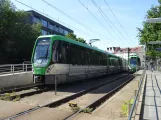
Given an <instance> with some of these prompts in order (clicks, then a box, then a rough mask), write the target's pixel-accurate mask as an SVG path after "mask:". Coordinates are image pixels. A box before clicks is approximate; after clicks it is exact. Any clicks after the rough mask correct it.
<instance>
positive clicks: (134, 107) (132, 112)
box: [128, 70, 146, 120]
mask: <svg viewBox="0 0 161 120" xmlns="http://www.w3.org/2000/svg"><path fill="white" fill-rule="evenodd" d="M145 72H146V70H144V71H143V73H142V75H141V78H140V81H139V86H138V90H136V91H137V92H136V96H135V99H134V103H133V105H132V107H131V105H130V107H129V109H130V110H129V115H128V120H131V119H133V118H134V119H135V115H136V110H137V106H138V103H139V98H140V95H141V91H142V89H144V88H143V81H144V76H145Z"/></svg>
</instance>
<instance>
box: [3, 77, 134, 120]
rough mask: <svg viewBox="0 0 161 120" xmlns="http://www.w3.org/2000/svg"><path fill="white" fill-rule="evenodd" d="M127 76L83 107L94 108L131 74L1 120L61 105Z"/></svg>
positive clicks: (9, 119)
mask: <svg viewBox="0 0 161 120" xmlns="http://www.w3.org/2000/svg"><path fill="white" fill-rule="evenodd" d="M127 77H128V78H129V77H130V78H129V79H128V80H127V81H126V82H124V83H123V84H121V85H120V86H118V87H117V88H116V89H114V90H112V91H110V92H108V93H107V94H106V95H105V96H104V97H103V98H102V99H100V100H96V101H95V102H94V103H92V104H90V105H88V106H86V107H85V108H87V107H90V108H91V107H92V108H96V106H98V103H99V104H100V102H102V101H103V100H105V99H107V97H109V96H110V95H112V94H113V93H114V92H116V91H117V90H119V89H120V88H121V87H123V85H125V84H126V83H128V82H129V81H130V80H131V79H132V78H133V76H129V75H124V76H121V77H118V78H116V79H114V80H112V81H109V82H106V83H103V84H100V85H97V86H94V87H91V88H88V89H86V90H82V91H80V92H78V93H75V94H73V95H70V96H68V97H65V98H63V99H60V100H57V101H55V102H51V103H49V104H45V105H42V106H37V107H34V108H31V109H29V110H26V111H23V112H20V113H18V114H15V115H13V116H10V117H8V118H5V119H3V120H12V119H15V118H18V117H20V116H23V115H26V114H28V115H29V114H30V113H32V112H34V111H36V110H38V109H41V108H44V107H50V108H56V107H59V106H61V105H62V104H67V102H69V101H71V100H74V99H76V98H79V97H81V96H83V95H85V94H87V93H89V92H91V91H93V90H96V89H99V88H101V87H103V86H105V85H107V84H110V83H114V82H115V81H119V80H120V79H124V78H127ZM98 101H100V102H98ZM94 106H95V107H94ZM85 108H84V109H85ZM82 110H83V109H81V110H79V111H77V112H74V113H72V114H71V115H69V116H66V117H65V118H64V119H69V118H71V117H73V116H75V115H76V114H78V113H80V112H81V111H82Z"/></svg>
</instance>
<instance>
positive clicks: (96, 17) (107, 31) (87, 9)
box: [78, 0, 116, 43]
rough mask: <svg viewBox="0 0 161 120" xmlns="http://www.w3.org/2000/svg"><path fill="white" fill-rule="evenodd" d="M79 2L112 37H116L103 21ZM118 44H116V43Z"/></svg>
mask: <svg viewBox="0 0 161 120" xmlns="http://www.w3.org/2000/svg"><path fill="white" fill-rule="evenodd" d="M78 1H79V3H80V4H81V5H82V6H83V7H84V8H85V9H86V10H87V11H88V12H89V13H90V14H91V15H92V16H93V17H94V18H95V19H96V21H97V22H99V24H100V25H101V26H102V27H103V28H104V29H105V30H106V31H107V32H108V33H109V34H110V35H111V36H112V37H114V36H113V34H112V33H111V32H110V31H109V30H108V29H107V28H106V27H105V26H104V25H103V24H102V23H101V21H100V20H99V19H98V18H97V17H96V16H95V15H94V14H93V13H92V12H91V11H90V10H89V9H88V8H87V7H86V6H85V5H84V4H83V3H82V2H81V1H80V0H78ZM113 42H115V41H113ZM115 43H116V42H115Z"/></svg>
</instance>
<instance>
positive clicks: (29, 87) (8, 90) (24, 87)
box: [0, 84, 43, 94]
mask: <svg viewBox="0 0 161 120" xmlns="http://www.w3.org/2000/svg"><path fill="white" fill-rule="evenodd" d="M41 86H43V84H32V85H27V86H22V87H16V88H9V89H6V90H2V91H0V94H4V93H11V92H13V91H14V92H18V91H22V90H27V89H31V88H33V87H41Z"/></svg>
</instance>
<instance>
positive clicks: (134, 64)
mask: <svg viewBox="0 0 161 120" xmlns="http://www.w3.org/2000/svg"><path fill="white" fill-rule="evenodd" d="M130 64H131V65H132V66H136V59H135V58H132V59H131V60H130Z"/></svg>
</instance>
